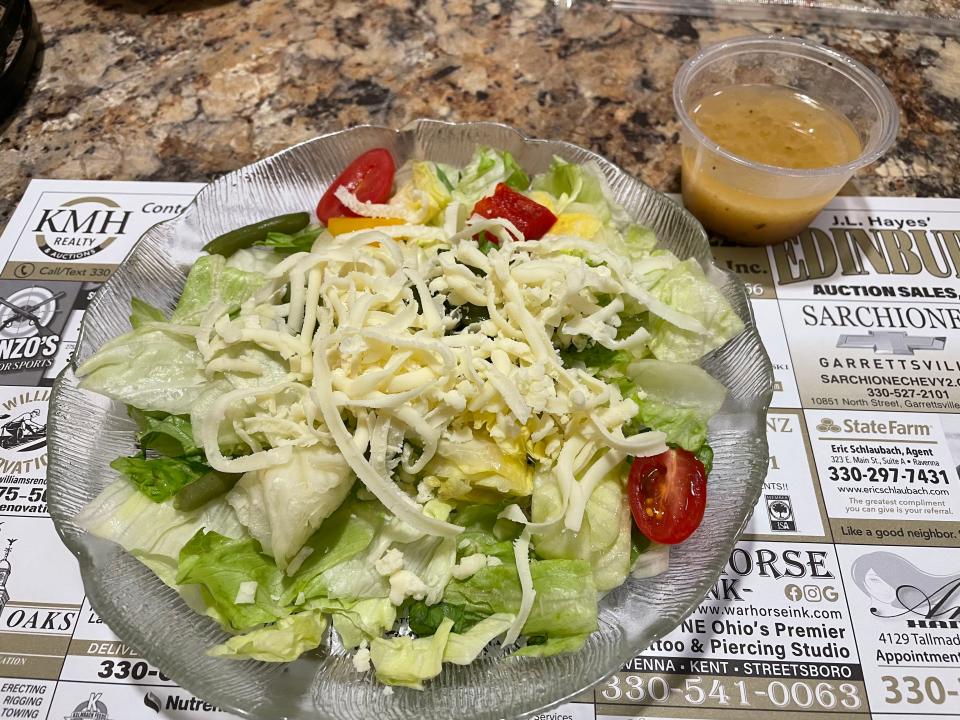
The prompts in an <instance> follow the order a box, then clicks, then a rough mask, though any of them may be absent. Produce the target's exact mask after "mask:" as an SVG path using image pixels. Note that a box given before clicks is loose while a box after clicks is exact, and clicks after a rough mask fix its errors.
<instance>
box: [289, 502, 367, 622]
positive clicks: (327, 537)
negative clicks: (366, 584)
mask: <svg viewBox="0 0 960 720" xmlns="http://www.w3.org/2000/svg"><path fill="white" fill-rule="evenodd" d="M383 522H384V516H383V511H382V509H375V508H374V507H373V503H364V502H357V501H355V500H350V501H347V502H344V503H343V504H342V505H341V506H340V507H339V508H338V509H337V510H336V512H334V513H333V514H332V515H330V517H328V518H327V519H326V520H325V521H324V522H323V524H322V525H321V526H320V529H319V530H317V531H316V532H315V533H314V534H313V535H312V536H311V537H310V539H309V540H308V541H307V543H306V545H304V547H303V550H301V552H304V551H309V553H308V554H307V556H306V558H305V559H304V560H303V562H302V563H301V564H300V567H299V568H298V569H297V571H296V572H295V573H294V574H293V575H292V577H291V578H290V580H289V582H288V585H287V589H286V590H285V592H284V595H283V602H284V604H290V603H294V602H296V601H297V599H298V598H300V599H302V600H307V601H309V600H311V599H315V598H321V597H326V596H327V595H328V592H329V588H328V587H327V583H326V580H325V578H326V575H325V573H326V572H327V571H328V570H330V569H331V568H334V567H336V568H337V572H338V573H340V572H343V573H345V574H348V573H349V570H350V568H351V567H354V566H355V565H356V563H354V564H351V562H350V561H352V560H353V559H354V558H355V557H357V556H359V555H360V554H361V553H363V552H364V551H365V550H367V549H368V548H369V547H370V545H371V543H372V541H373V539H374V537H375V536H376V535H377V533H378V532H379V530H380V528H381V527H382V525H383ZM371 569H372V568H371ZM355 597H359V596H355Z"/></svg>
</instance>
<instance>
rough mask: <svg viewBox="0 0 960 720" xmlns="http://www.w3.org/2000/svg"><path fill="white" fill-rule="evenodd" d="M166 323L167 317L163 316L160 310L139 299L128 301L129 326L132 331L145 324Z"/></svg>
mask: <svg viewBox="0 0 960 720" xmlns="http://www.w3.org/2000/svg"><path fill="white" fill-rule="evenodd" d="M166 321H167V316H166V315H164V314H163V310H161V309H160V308H155V307H154V306H153V305H151V304H150V303H148V302H145V301H144V300H141V299H140V298H136V297H135V298H131V299H130V324H131V325H132V326H133V329H134V330H136V329H137V328H139V327H140V326H141V325H144V324H146V323H150V322H166Z"/></svg>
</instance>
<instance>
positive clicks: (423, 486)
mask: <svg viewBox="0 0 960 720" xmlns="http://www.w3.org/2000/svg"><path fill="white" fill-rule="evenodd" d="M434 497H436V496H435V495H434V494H433V488H432V487H430V485H429V484H428V483H427V481H426V480H421V481H420V482H419V483H418V484H417V497H416V501H417V502H418V503H420V504H421V505H426V504H427V503H428V502H430V501H431V500H433V499H434Z"/></svg>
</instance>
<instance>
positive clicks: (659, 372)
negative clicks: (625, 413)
mask: <svg viewBox="0 0 960 720" xmlns="http://www.w3.org/2000/svg"><path fill="white" fill-rule="evenodd" d="M627 374H628V376H629V378H630V380H631V381H632V382H633V383H635V385H636V387H637V388H638V389H639V390H641V391H642V392H641V393H638V394H637V395H636V397H635V400H636V402H637V404H638V405H639V407H640V412H639V414H638V415H637V420H638V421H639V422H640V423H642V424H643V425H645V426H646V427H649V428H653V429H654V430H660V431H661V432H664V433H666V435H667V442H668V443H672V444H675V445H679V446H680V447H682V448H684V449H686V450H690V451H691V452H693V451H696V450H698V449H699V448H700V447H701V446H702V445H703V444H704V443H705V442H706V439H707V424H708V422H709V421H710V418H711V417H713V416H714V415H715V414H716V413H717V411H719V410H720V407H721V406H722V405H723V400H724V398H725V397H726V394H727V390H726V388H725V387H724V386H723V385H721V384H720V383H719V382H717V381H716V380H714V379H713V377H711V376H710V375H709V374H708V373H707V372H706V371H705V370H703V369H702V368H700V367H697V366H696V365H687V364H684V363H670V362H663V361H662V360H652V359H647V360H639V361H637V362H635V363H632V364H631V365H630V366H629V367H628V368H627Z"/></svg>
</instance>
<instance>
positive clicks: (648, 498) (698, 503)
mask: <svg viewBox="0 0 960 720" xmlns="http://www.w3.org/2000/svg"><path fill="white" fill-rule="evenodd" d="M627 493H628V495H629V496H630V511H631V512H632V513H633V520H634V522H636V524H637V528H638V529H639V530H640V532H642V533H643V534H644V535H646V536H647V537H648V538H650V539H651V540H653V541H654V542H658V543H663V544H665V545H674V544H676V543H679V542H683V541H684V540H686V539H687V538H688V537H690V535H691V534H693V531H694V530H696V529H697V528H698V527H699V526H700V521H701V520H703V511H704V510H705V509H706V507H707V473H706V470H705V469H704V467H703V463H702V462H700V461H699V460H698V459H697V458H696V457H695V456H694V454H693V453H691V452H688V451H686V450H681V449H678V448H671V449H670V450H667V451H666V452H664V453H660V454H659V455H654V456H652V457H638V458H636V459H635V460H634V461H633V465H632V466H631V468H630V480H629V481H628V483H627Z"/></svg>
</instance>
